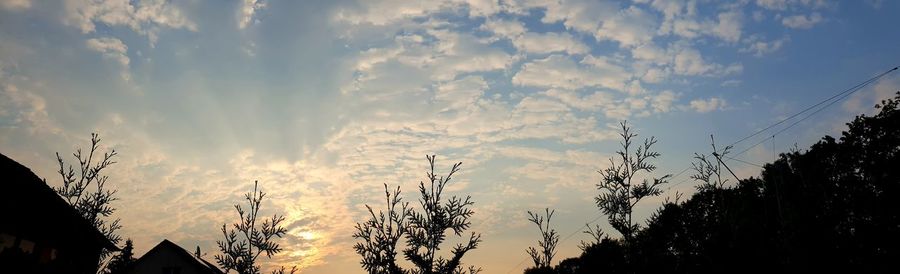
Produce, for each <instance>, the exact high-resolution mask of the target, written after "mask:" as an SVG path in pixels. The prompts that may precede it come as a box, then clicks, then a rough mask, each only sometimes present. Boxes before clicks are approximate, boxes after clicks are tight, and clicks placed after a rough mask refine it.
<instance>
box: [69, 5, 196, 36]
mask: <svg viewBox="0 0 900 274" xmlns="http://www.w3.org/2000/svg"><path fill="white" fill-rule="evenodd" d="M65 10H66V15H65V18H64V19H63V22H65V23H66V24H68V25H73V26H75V27H77V28H79V29H81V32H82V33H91V32H94V30H95V23H102V24H106V25H109V26H127V27H130V28H131V29H132V30H134V31H135V32H137V33H140V34H142V35H147V37H148V38H149V39H150V43H151V44H155V43H156V40H157V38H158V35H159V31H160V28H161V27H166V28H172V29H187V30H190V31H197V25H196V24H194V22H192V21H190V20H189V19H187V18H186V17H185V15H184V14H183V13H182V11H181V10H180V9H179V8H178V7H176V6H174V5H173V4H171V3H168V2H166V1H161V0H141V1H137V2H134V3H132V2H131V1H128V0H107V1H99V2H98V1H90V0H66V1H65Z"/></svg>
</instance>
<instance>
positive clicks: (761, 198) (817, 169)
mask: <svg viewBox="0 0 900 274" xmlns="http://www.w3.org/2000/svg"><path fill="white" fill-rule="evenodd" d="M898 100H900V93H898V94H897V96H896V97H895V98H894V99H891V100H886V101H883V102H882V104H880V105H878V106H876V108H879V109H880V112H879V113H878V114H877V115H875V116H871V117H869V116H865V115H863V116H858V117H856V118H855V119H854V120H853V121H852V122H851V123H848V126H849V129H848V130H847V131H845V132H843V133H842V137H841V138H840V139H839V140H837V139H835V138H833V137H830V136H826V137H824V138H822V140H820V141H819V142H818V143H816V144H814V145H813V146H812V147H811V148H810V149H809V150H806V151H803V152H801V151H792V152H789V153H783V154H781V155H780V157H779V159H777V160H776V161H775V162H774V163H770V164H767V165H765V167H764V169H763V172H762V175H761V177H759V178H750V179H743V180H740V181H739V182H737V183H736V184H735V185H732V186H726V185H725V184H724V183H722V182H724V178H722V177H721V176H718V175H717V174H718V173H719V172H718V166H719V164H718V163H714V162H712V160H708V161H703V159H699V160H700V161H701V162H700V164H699V165H702V166H703V167H702V168H698V170H697V171H698V174H699V175H697V176H695V179H698V180H700V181H702V182H704V183H705V184H704V185H703V186H702V187H699V188H698V192H697V193H695V194H694V195H693V196H692V197H691V198H690V199H688V200H686V201H684V202H678V201H675V202H667V203H665V204H664V205H663V206H662V207H661V208H660V209H659V210H658V211H657V212H656V213H655V214H654V215H653V216H652V217H651V218H650V220H649V221H648V225H647V227H646V228H644V229H640V230H638V231H636V232H635V234H634V238H633V241H632V242H631V243H630V244H625V243H624V242H622V241H621V240H616V239H609V238H604V239H603V240H601V241H600V242H599V243H596V244H591V245H588V246H586V248H585V249H584V252H583V253H582V255H581V256H579V257H576V258H570V259H566V260H563V261H562V262H561V263H560V264H559V265H558V266H557V267H556V268H555V269H554V272H552V273H601V272H602V273H735V272H736V273H769V272H788V273H791V272H794V273H798V272H799V273H814V272H825V273H832V272H849V273H894V272H896V269H898V267H900V260H898V259H897V258H900V250H898V249H900V212H898V211H897V210H896V209H897V202H898V201H900V168H898V167H900V111H898ZM720 155H721V154H720ZM709 168H713V170H712V171H710V170H709ZM704 172H705V173H704ZM729 175H730V174H729ZM535 273H551V272H535Z"/></svg>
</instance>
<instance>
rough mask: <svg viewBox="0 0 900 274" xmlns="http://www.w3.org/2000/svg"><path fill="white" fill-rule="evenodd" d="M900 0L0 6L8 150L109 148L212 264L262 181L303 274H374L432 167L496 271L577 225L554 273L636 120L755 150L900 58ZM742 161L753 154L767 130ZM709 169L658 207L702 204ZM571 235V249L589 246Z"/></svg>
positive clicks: (139, 245)
mask: <svg viewBox="0 0 900 274" xmlns="http://www.w3.org/2000/svg"><path fill="white" fill-rule="evenodd" d="M897 14H900V2H898V1H875V0H866V1H827V0H757V1H749V0H744V1H721V2H719V1H706V0H698V1H690V0H688V1H666V0H634V1H599V0H598V1H562V0H560V1H538V0H434V1H411V0H359V1H345V0H336V1H287V0H284V1H279V0H272V1H265V0H263V1H256V0H246V1H197V0H189V1H162V0H132V1H125V0H114V1H102V0H64V1H33V0H0V153H2V154H4V155H7V156H9V157H11V158H13V159H15V160H17V161H19V162H21V163H23V164H25V165H26V166H28V167H30V168H31V169H32V170H34V171H35V172H36V173H37V174H38V175H39V176H40V177H42V178H46V179H47V182H48V183H49V184H50V185H58V184H60V182H61V180H60V177H59V175H58V174H56V173H55V169H56V168H57V166H56V162H55V160H56V159H55V154H54V153H56V152H59V153H60V154H62V155H63V156H64V157H67V160H68V161H72V158H71V156H69V155H70V153H71V152H73V151H74V150H75V148H77V147H86V146H88V145H89V144H90V143H89V140H90V134H91V133H92V132H96V133H99V134H100V135H101V137H102V138H103V142H102V145H103V148H104V149H115V150H116V151H118V152H119V157H118V158H117V161H118V163H117V164H115V165H113V166H111V167H110V168H109V170H108V172H109V173H108V175H109V176H110V179H109V183H108V184H109V185H110V186H113V187H115V188H116V189H118V193H117V194H118V197H119V200H117V201H115V202H114V203H113V206H114V207H116V208H117V209H118V210H117V211H116V214H115V216H116V217H119V218H121V220H122V221H121V223H122V225H123V228H122V229H121V231H120V232H121V235H123V237H126V238H131V239H133V240H134V242H135V249H136V253H137V254H138V255H140V254H143V253H144V252H146V251H147V250H149V249H150V248H152V247H153V246H154V245H156V244H157V243H159V242H160V241H161V240H163V239H169V240H172V241H173V242H175V243H177V244H179V245H181V246H182V247H185V248H186V249H187V250H191V251H193V250H194V248H195V246H200V248H201V250H203V253H206V255H205V258H207V259H210V260H211V259H212V256H213V255H215V254H217V247H216V244H215V241H216V240H218V239H221V238H222V235H221V232H220V231H219V229H220V227H221V225H222V224H223V223H232V222H234V221H236V220H237V218H238V217H237V213H236V212H235V211H234V208H233V207H232V205H233V204H235V203H241V202H243V201H242V196H243V194H244V193H246V192H249V191H250V190H251V189H252V187H253V182H254V181H257V180H258V181H259V184H260V187H261V189H262V190H263V191H265V192H267V193H268V195H267V196H266V200H265V201H264V202H263V205H262V207H263V208H262V212H263V213H265V214H266V215H271V214H284V215H285V216H286V221H285V224H286V227H287V229H288V233H287V235H285V237H284V238H283V239H281V240H280V241H281V244H282V247H283V248H284V250H285V251H284V252H282V253H280V254H278V255H276V256H275V257H273V258H271V259H266V260H263V263H264V265H265V266H266V267H267V268H269V267H272V266H275V265H285V266H288V267H289V266H292V265H297V266H299V267H300V268H301V269H302V271H303V273H364V271H363V270H362V268H361V267H360V265H359V257H358V256H357V255H356V254H355V253H354V251H353V249H352V246H353V244H354V243H355V240H354V239H353V238H352V237H351V235H352V233H353V226H354V224H355V223H356V222H361V221H363V220H365V218H366V211H365V205H366V204H370V205H373V206H375V208H376V209H378V208H381V204H382V203H383V202H382V199H383V195H384V192H383V191H384V184H388V185H390V186H392V187H394V186H400V187H401V189H402V190H403V198H404V199H405V200H406V201H411V202H412V203H413V205H416V202H415V201H416V199H417V196H416V189H415V187H416V185H417V184H418V182H419V181H421V180H424V179H425V172H426V171H427V168H428V162H427V161H426V159H425V156H426V155H429V154H435V155H437V166H438V171H439V173H445V172H447V171H449V168H450V167H451V166H452V164H453V163H455V162H462V163H463V164H462V171H461V172H460V173H458V175H457V176H455V177H454V182H453V183H452V184H451V185H450V187H449V189H448V190H447V191H448V193H450V194H453V195H460V196H466V195H471V197H472V199H473V201H474V202H475V204H474V205H473V207H472V209H473V210H474V211H475V215H474V216H473V218H472V227H471V229H470V230H471V231H474V232H479V233H482V235H483V236H482V239H483V240H484V241H483V242H482V244H481V245H480V246H479V248H478V249H476V250H474V251H472V252H470V253H469V254H468V255H467V256H466V257H465V258H464V260H463V261H464V264H466V265H476V266H480V267H482V268H483V269H484V273H519V272H520V271H522V269H524V268H525V267H528V266H529V264H530V263H531V262H530V260H527V254H526V253H525V249H526V248H527V247H528V246H533V245H536V241H537V239H538V237H539V232H538V230H537V229H536V228H535V227H534V226H533V225H530V224H529V223H528V221H527V216H528V215H527V214H526V212H527V211H528V210H531V211H537V210H543V209H544V208H551V209H555V210H556V215H554V219H553V226H554V227H555V228H556V229H557V230H558V231H559V232H560V234H562V235H563V237H564V239H563V241H561V242H560V245H559V252H558V254H557V257H556V260H554V263H556V262H558V260H560V259H563V258H567V257H572V256H577V255H578V254H579V249H578V243H579V241H581V240H586V239H588V237H589V236H587V235H583V234H581V233H578V232H579V231H581V230H582V228H583V227H584V224H585V223H588V222H591V221H594V220H596V222H595V224H599V225H600V226H601V227H603V228H604V229H605V231H606V232H607V233H608V234H610V235H612V236H613V237H615V236H617V235H618V234H616V233H615V231H614V230H613V229H612V228H610V227H609V225H608V224H607V222H606V219H605V216H602V215H601V214H600V211H599V209H598V208H597V207H596V205H595V203H594V200H593V199H594V197H595V196H597V195H598V193H599V192H598V190H597V189H596V186H595V185H596V183H597V182H598V181H599V180H600V175H599V174H598V173H597V172H596V171H597V170H601V169H603V168H605V167H607V166H608V165H609V161H608V158H609V157H610V156H612V155H613V154H614V152H615V151H616V150H617V148H618V139H617V132H618V130H617V127H618V124H619V123H620V122H621V121H625V120H627V121H628V124H629V125H631V126H632V127H633V129H634V130H635V131H636V132H637V133H638V134H639V137H640V138H645V137H650V136H655V137H656V138H657V139H658V141H659V142H658V143H657V144H656V145H655V147H654V148H655V149H656V150H657V151H658V152H660V153H661V154H662V155H661V156H660V157H659V158H658V159H656V162H655V163H656V165H657V166H658V169H657V170H656V171H654V172H653V173H652V174H649V175H647V176H654V177H659V176H662V175H664V174H673V175H674V174H678V173H680V172H681V171H683V170H684V169H685V168H687V167H689V166H690V162H691V161H692V156H693V155H694V153H695V152H696V153H708V152H709V151H710V146H709V144H710V135H714V136H715V139H716V141H717V143H718V144H719V145H725V144H729V143H732V142H734V141H737V140H739V139H740V138H742V137H744V136H747V135H749V134H751V133H753V132H754V131H756V130H759V129H762V128H765V127H766V126H768V125H770V124H772V123H775V122H777V121H779V120H781V119H784V118H785V117H788V116H790V115H791V114H794V113H796V112H798V111H800V110H803V109H804V108H806V107H808V106H810V105H813V104H815V103H817V102H819V101H820V100H823V99H825V98H828V97H830V96H831V95H833V94H836V93H838V92H840V91H842V90H845V89H847V88H849V87H852V86H854V85H856V84H858V83H860V82H862V81H864V80H866V79H868V78H870V77H873V76H875V75H877V74H879V73H882V72H884V71H886V70H888V69H890V68H893V67H895V66H897V65H898V64H900V35H897V34H898V33H897V30H896V28H895V26H896V18H897V16H896V15H897ZM898 90H900V74H897V73H894V74H889V75H887V76H886V77H884V78H881V79H880V80H879V81H878V82H875V83H872V84H870V85H868V86H866V87H865V88H863V89H861V90H860V91H859V92H857V93H854V94H853V95H852V96H850V97H848V98H847V99H846V100H844V101H841V102H840V103H839V104H836V105H834V106H832V107H830V108H828V109H826V110H825V111H822V112H821V113H819V114H817V115H816V116H813V117H812V118H810V119H808V120H806V121H804V122H802V123H799V124H798V125H797V126H795V127H793V128H791V129H789V130H786V131H784V132H783V133H781V134H778V135H777V136H775V137H774V138H771V139H770V140H766V141H763V142H762V143H761V144H760V145H758V146H755V147H752V148H750V149H749V150H748V151H747V152H746V153H744V154H740V155H735V157H736V158H738V159H741V160H743V161H746V162H749V163H752V165H751V164H747V163H743V162H738V161H728V162H726V163H728V165H729V166H730V167H732V168H733V169H734V170H735V172H736V173H737V174H738V176H740V177H747V176H755V175H758V174H759V170H760V168H759V167H758V166H756V165H762V164H764V163H766V162H769V161H772V160H773V159H774V157H775V156H776V153H778V152H784V151H789V150H791V149H793V148H801V149H802V148H804V147H808V146H809V145H810V144H812V143H813V142H815V141H816V140H818V139H819V138H821V137H822V136H824V135H839V134H840V132H841V130H842V129H843V128H845V125H844V123H846V122H848V121H850V119H852V117H854V116H855V115H859V114H871V113H873V112H874V110H873V108H872V106H873V105H874V104H875V103H877V102H878V101H879V100H880V99H883V98H887V97H891V96H892V94H893V93H894V92H895V91H898ZM757 137H758V138H755V139H751V140H748V141H746V142H743V143H740V144H738V145H736V146H735V151H741V150H744V149H746V148H747V147H749V145H752V144H753V143H757V141H758V140H762V139H760V138H765V137H767V136H766V134H762V135H761V136H757ZM689 175H690V171H688V172H685V173H682V174H681V175H680V176H678V177H675V178H674V179H672V180H671V183H670V185H668V186H666V187H665V188H664V190H666V191H665V193H664V194H663V195H662V196H660V197H654V198H651V199H646V200H644V201H642V202H641V203H640V204H638V205H637V208H636V209H635V210H636V213H635V214H636V216H637V217H638V219H641V220H643V219H645V218H646V217H647V216H648V215H649V214H651V213H652V212H653V211H654V210H655V209H656V208H658V207H659V206H660V204H661V203H662V202H663V201H664V199H665V198H666V197H672V196H674V193H676V192H680V193H688V194H689V193H692V192H693V190H694V185H696V183H695V182H693V181H691V180H689ZM569 235H571V237H568V236H569Z"/></svg>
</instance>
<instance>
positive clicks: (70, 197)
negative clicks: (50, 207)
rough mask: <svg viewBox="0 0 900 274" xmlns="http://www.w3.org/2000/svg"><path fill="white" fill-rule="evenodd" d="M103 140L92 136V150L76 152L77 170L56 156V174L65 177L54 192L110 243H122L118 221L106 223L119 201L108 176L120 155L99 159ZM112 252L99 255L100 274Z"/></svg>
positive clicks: (94, 134) (105, 154)
mask: <svg viewBox="0 0 900 274" xmlns="http://www.w3.org/2000/svg"><path fill="white" fill-rule="evenodd" d="M100 141H101V139H100V135H98V134H96V133H91V149H90V150H89V151H88V152H87V154H85V153H83V151H82V150H81V148H77V149H76V150H75V153H73V154H72V156H73V157H75V160H76V162H78V166H77V167H78V168H77V169H76V168H75V166H73V165H72V164H68V165H67V164H66V163H65V161H64V160H63V158H62V156H60V155H59V153H56V161H57V163H58V164H59V170H57V173H59V175H60V176H61V177H62V183H63V184H62V186H60V187H54V188H53V190H55V191H56V193H57V194H59V196H61V197H62V198H63V199H65V200H66V202H68V203H69V204H70V205H72V207H74V208H75V209H76V210H77V211H78V213H80V214H81V216H82V217H84V218H85V219H87V220H88V221H89V222H90V223H91V224H93V225H94V227H95V228H97V230H98V231H100V233H102V234H103V235H104V236H106V238H107V239H109V241H110V242H112V243H113V244H119V242H120V241H121V240H122V237H121V236H119V234H118V233H117V231H118V230H119V229H120V228H122V226H121V225H119V219H114V220H112V221H109V220H107V219H108V218H110V216H111V215H112V214H113V212H115V211H116V208H114V207H112V205H111V204H112V202H114V201H116V200H118V198H116V190H110V189H109V188H107V187H106V181H107V180H108V179H109V176H107V175H105V170H106V168H107V167H109V166H110V165H113V164H115V163H116V162H115V161H114V158H115V157H116V156H118V155H119V154H118V153H117V152H116V150H115V149H111V150H109V151H108V152H104V153H103V156H102V158H100V157H101V156H100V155H99V152H98V151H97V150H98V149H100ZM98 158H99V159H98ZM112 252H113V251H112V250H106V249H104V250H103V251H102V252H101V253H100V261H99V262H97V263H98V266H99V268H98V272H103V271H104V268H105V267H106V265H107V264H108V260H107V259H109V255H110V254H112Z"/></svg>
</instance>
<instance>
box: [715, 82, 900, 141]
mask: <svg viewBox="0 0 900 274" xmlns="http://www.w3.org/2000/svg"><path fill="white" fill-rule="evenodd" d="M897 68H898V67H894V68H893V69H890V70H888V71H885V72H883V73H881V74H879V75H877V76H875V77H872V78H870V79H868V80H866V81H864V82H862V83H859V84H857V85H855V86H853V87H851V88H848V89H846V90H843V91H841V92H839V93H837V94H835V95H832V96H831V97H828V99H825V100H823V101H820V102H818V103H816V104H815V105H812V106H809V107H807V108H806V109H803V110H802V111H800V112H797V113H794V114H793V115H791V116H788V117H787V118H784V119H782V120H781V121H778V122H776V123H774V124H771V125H769V126H767V127H765V128H763V129H761V130H758V131H756V132H754V133H753V134H750V135H747V136H746V137H744V138H741V139H740V140H737V141H735V142H734V143H731V144H730V145H729V146H734V145H737V144H739V143H741V142H743V141H746V140H747V139H750V138H753V136H756V135H759V134H760V133H763V132H765V131H767V130H769V129H772V128H773V127H776V126H778V125H780V124H781V123H784V122H785V121H787V120H790V119H793V118H795V117H797V116H799V115H800V114H803V113H805V112H807V111H809V110H811V109H813V108H815V107H817V106H819V105H822V104H824V103H825V102H828V101H831V100H832V99H834V98H837V97H840V96H841V95H842V94H844V93H847V92H851V91H853V92H855V91H854V90H858V89H861V88H862V87H865V86H866V85H868V84H870V83H871V82H873V81H875V80H877V79H878V78H881V77H882V76H884V75H887V74H888V73H890V72H892V71H895V70H897Z"/></svg>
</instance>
